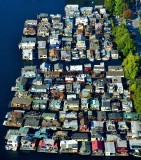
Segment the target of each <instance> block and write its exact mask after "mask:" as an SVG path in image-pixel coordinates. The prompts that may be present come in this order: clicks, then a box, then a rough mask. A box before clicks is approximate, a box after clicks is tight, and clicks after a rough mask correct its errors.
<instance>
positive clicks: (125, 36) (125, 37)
mask: <svg viewBox="0 0 141 160" xmlns="http://www.w3.org/2000/svg"><path fill="white" fill-rule="evenodd" d="M112 31H113V35H114V36H115V43H116V44H117V47H118V49H119V50H121V51H122V52H123V55H124V56H125V57H126V56H127V55H128V54H129V52H130V51H131V52H133V53H134V52H135V50H136V45H135V42H134V40H133V39H132V37H131V34H130V32H129V30H128V29H127V28H126V26H125V25H120V26H117V27H115V28H114V29H113V30H112Z"/></svg>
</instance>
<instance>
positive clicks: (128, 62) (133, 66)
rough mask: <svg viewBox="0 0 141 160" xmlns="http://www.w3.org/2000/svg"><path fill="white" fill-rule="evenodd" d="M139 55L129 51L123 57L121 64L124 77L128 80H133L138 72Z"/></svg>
mask: <svg viewBox="0 0 141 160" xmlns="http://www.w3.org/2000/svg"><path fill="white" fill-rule="evenodd" d="M139 63H140V57H139V56H138V55H135V56H134V55H133V54H132V52H130V53H129V54H128V55H127V57H126V58H125V59H124V61H123V63H122V65H123V67H124V73H125V77H126V78H127V79H129V80H130V81H134V80H135V78H136V76H137V74H138V72H139Z"/></svg>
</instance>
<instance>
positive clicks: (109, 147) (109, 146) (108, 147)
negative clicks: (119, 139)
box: [104, 142, 116, 153]
mask: <svg viewBox="0 0 141 160" xmlns="http://www.w3.org/2000/svg"><path fill="white" fill-rule="evenodd" d="M104 145H105V152H110V153H116V151H115V144H114V142H105V143H104Z"/></svg>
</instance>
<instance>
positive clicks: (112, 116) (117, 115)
mask: <svg viewBox="0 0 141 160" xmlns="http://www.w3.org/2000/svg"><path fill="white" fill-rule="evenodd" d="M107 114H108V119H123V113H117V112H112V113H107Z"/></svg>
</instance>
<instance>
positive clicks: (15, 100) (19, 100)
mask: <svg viewBox="0 0 141 160" xmlns="http://www.w3.org/2000/svg"><path fill="white" fill-rule="evenodd" d="M31 102H32V100H31V99H29V98H18V97H14V98H13V99H12V102H11V104H14V103H15V104H25V105H26V104H31Z"/></svg>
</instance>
